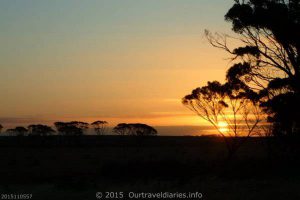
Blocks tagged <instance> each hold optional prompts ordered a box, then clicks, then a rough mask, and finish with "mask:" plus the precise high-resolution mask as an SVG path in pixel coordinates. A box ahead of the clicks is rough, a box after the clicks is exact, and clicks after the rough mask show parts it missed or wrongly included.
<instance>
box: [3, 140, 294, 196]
mask: <svg viewBox="0 0 300 200" xmlns="http://www.w3.org/2000/svg"><path fill="white" fill-rule="evenodd" d="M299 144H300V143H299V142H298V141H295V140H294V141H292V144H289V145H286V143H284V145H283V144H282V143H281V142H278V141H275V140H272V139H266V138H250V139H249V140H248V141H247V142H246V143H245V144H244V145H243V146H242V147H241V148H240V149H239V151H238V152H237V154H236V155H235V156H234V157H233V158H231V159H230V160H228V159H227V150H226V146H225V144H224V142H223V139H222V138H219V137H147V138H139V137H118V136H82V137H59V136H53V137H52V136H50V137H1V138H0V158H1V164H0V194H1V195H3V194H4V195H7V194H28V193H31V194H32V195H33V196H32V199H43V200H44V199H45V200H46V199H51V200H52V199H64V200H67V199H84V200H86V199H97V198H96V196H95V194H96V192H124V193H125V196H126V194H128V193H127V192H200V193H202V195H203V198H202V199H209V200H210V199H222V200H224V199H230V200H234V199H243V200H250V199H276V200H280V199H284V200H285V199H289V200H291V199H300V189H299V188H300V170H299V169H300V168H299V167H300V161H299V151H298V150H299V148H298V147H299V146H300V145H299ZM290 146H293V148H289V147H290ZM291 149H292V150H291ZM3 197H5V196H2V197H1V198H2V199H4V198H3ZM103 199H105V198H104V197H103ZM106 199H107V198H106ZM125 199H128V198H125Z"/></svg>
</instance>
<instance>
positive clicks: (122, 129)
mask: <svg viewBox="0 0 300 200" xmlns="http://www.w3.org/2000/svg"><path fill="white" fill-rule="evenodd" d="M113 132H114V133H116V134H118V135H131V136H155V135H157V131H156V130H155V129H154V128H153V127H151V126H149V125H146V124H140V123H136V124H126V123H121V124H118V125H117V126H116V127H114V128H113Z"/></svg>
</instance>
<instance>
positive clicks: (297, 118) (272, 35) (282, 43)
mask: <svg viewBox="0 0 300 200" xmlns="http://www.w3.org/2000/svg"><path fill="white" fill-rule="evenodd" d="M225 19H226V21H228V22H231V23H232V29H233V31H234V32H235V33H236V34H237V35H238V37H230V36H227V35H222V34H215V35H213V34H212V33H210V32H209V31H206V35H207V38H208V39H209V41H210V42H211V44H212V45H213V46H214V47H217V48H221V49H223V50H225V51H227V52H229V53H230V54H231V55H233V57H232V60H233V61H235V63H234V64H233V66H232V67H231V68H230V69H229V70H228V72H227V76H226V78H227V80H228V82H231V83H239V82H243V83H244V84H246V85H248V86H249V87H251V88H252V89H255V90H257V91H260V92H261V94H262V97H263V100H264V101H265V102H264V103H263V104H262V106H264V109H265V111H266V112H267V113H268V114H269V121H270V122H273V123H274V125H276V126H277V128H276V129H274V130H277V132H278V131H279V130H280V132H281V133H280V134H294V133H295V132H298V133H299V128H300V105H299V103H297V102H299V101H298V100H299V99H300V97H299V96H300V94H299V92H300V40H299V35H300V3H299V0H289V1H285V0H259V1H258V0H242V1H239V0H236V1H235V4H234V5H233V6H232V8H231V9H230V10H229V11H228V12H227V14H226V15H225ZM231 39H237V40H238V42H239V44H242V45H241V46H240V47H237V48H231V47H229V45H228V41H229V40H231ZM278 126H280V127H281V128H280V129H278Z"/></svg>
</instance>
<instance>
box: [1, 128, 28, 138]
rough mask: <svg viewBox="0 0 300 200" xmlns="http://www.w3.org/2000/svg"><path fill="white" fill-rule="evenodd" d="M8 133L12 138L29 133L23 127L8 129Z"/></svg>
mask: <svg viewBox="0 0 300 200" xmlns="http://www.w3.org/2000/svg"><path fill="white" fill-rule="evenodd" d="M6 132H7V133H8V134H9V135H11V136H24V135H25V134H26V133H27V129H26V128H25V127H23V126H17V127H16V128H13V129H7V130H6Z"/></svg>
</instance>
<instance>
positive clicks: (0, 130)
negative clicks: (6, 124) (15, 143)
mask: <svg viewBox="0 0 300 200" xmlns="http://www.w3.org/2000/svg"><path fill="white" fill-rule="evenodd" d="M2 129H3V126H2V125H1V124H0V133H1V132H2Z"/></svg>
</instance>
